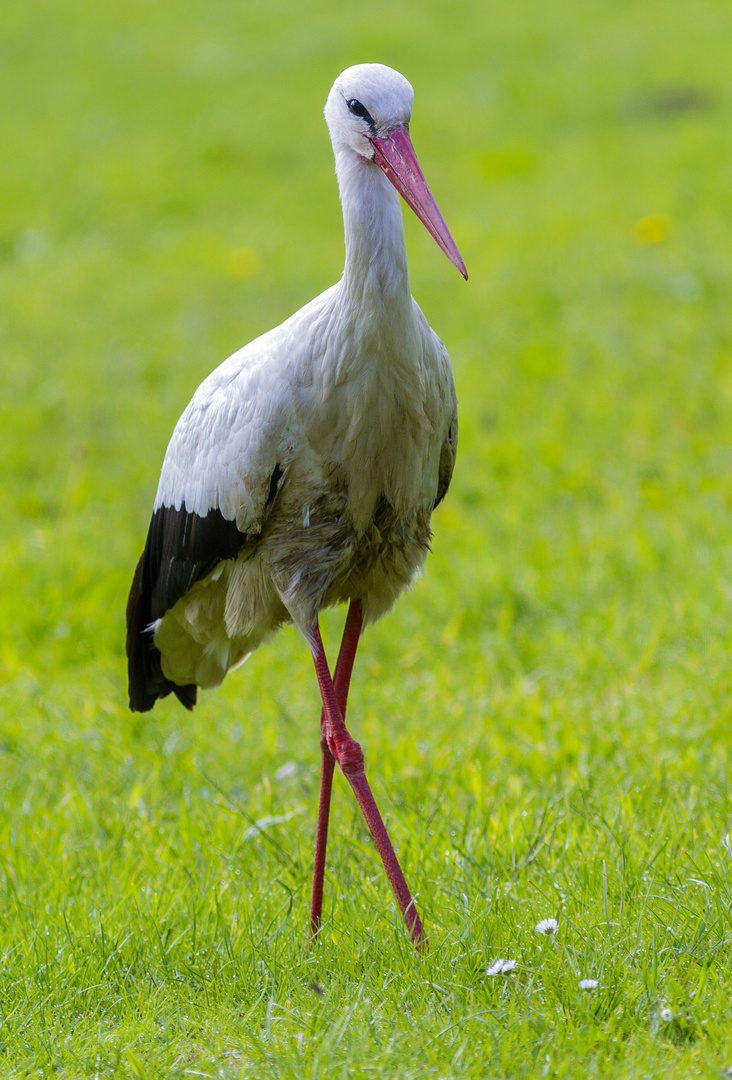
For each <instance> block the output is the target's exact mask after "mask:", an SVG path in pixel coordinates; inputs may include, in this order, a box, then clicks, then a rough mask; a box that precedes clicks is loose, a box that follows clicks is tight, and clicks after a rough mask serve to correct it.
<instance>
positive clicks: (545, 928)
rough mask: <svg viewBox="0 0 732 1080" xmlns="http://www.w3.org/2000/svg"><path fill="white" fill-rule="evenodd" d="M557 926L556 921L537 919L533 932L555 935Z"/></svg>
mask: <svg viewBox="0 0 732 1080" xmlns="http://www.w3.org/2000/svg"><path fill="white" fill-rule="evenodd" d="M558 926H559V923H558V922H557V920H556V919H539V921H538V923H537V924H536V926H535V927H534V930H536V932H537V934H556V932H557V927H558Z"/></svg>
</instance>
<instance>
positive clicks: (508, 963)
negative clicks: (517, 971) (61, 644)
mask: <svg viewBox="0 0 732 1080" xmlns="http://www.w3.org/2000/svg"><path fill="white" fill-rule="evenodd" d="M517 964H518V960H504V959H503V957H499V958H498V960H494V961H493V963H492V964H491V966H490V967H489V968H486V972H485V973H486V975H506V974H507V973H508V972H509V971H513V969H514V968H515V967H516V965H517Z"/></svg>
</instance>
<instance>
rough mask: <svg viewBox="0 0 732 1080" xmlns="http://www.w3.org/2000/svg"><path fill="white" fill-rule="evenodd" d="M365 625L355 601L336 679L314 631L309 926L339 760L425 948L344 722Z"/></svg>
mask: <svg viewBox="0 0 732 1080" xmlns="http://www.w3.org/2000/svg"><path fill="white" fill-rule="evenodd" d="M362 625H363V610H362V607H361V602H360V600H353V601H351V605H350V607H349V609H348V616H347V618H346V625H345V628H344V631H343V639H342V641H341V648H340V651H339V654H338V662H337V664H336V670H335V678H334V679H331V675H330V671H329V669H328V661H327V659H326V656H325V650H324V648H323V642H322V639H321V637H320V629H319V627H318V624H317V623H316V624H315V626H314V627H313V629H312V631H311V642H312V646H311V647H312V650H313V661H314V664H315V674H316V676H317V679H318V686H319V688H320V697H321V700H322V702H323V710H322V713H321V720H320V724H321V737H320V746H321V751H322V760H321V775H320V798H319V801H318V825H317V831H316V838H315V861H314V866H313V894H312V901H311V905H310V929H311V933H313V934H316V933H317V932H318V927H319V926H320V918H321V913H322V906H323V873H324V870H325V853H326V845H327V840H328V815H329V811H330V797H331V790H332V784H333V769H334V766H335V762H336V761H337V762H338V764H339V765H340V767H341V770H342V772H343V774H344V776H345V777H346V779H347V780H348V782H349V784H350V785H351V787H352V789H353V793H354V795H355V796H356V799H357V801H358V805H359V806H360V807H361V812H362V813H363V816H364V817H365V819H366V824H367V825H368V827H369V830H370V832H371V835H372V837H373V840H374V843H375V845H376V849H377V851H378V852H379V855H380V856H381V861H382V862H383V864H384V869H385V870H386V873H387V876H388V878H389V881H390V883H391V887H392V889H393V890H394V895H395V896H396V899H397V903H398V904H399V907H400V909H401V911H402V914H403V916H404V921H405V923H406V924H407V929H408V930H409V931H410V933H411V937H412V941H413V942H414V943H415V945H416V946H417V948H419V949H422V948H424V946H425V945H426V939H425V938H424V934H423V930H422V923H421V921H420V918H419V915H418V914H417V909H416V907H415V904H414V900H413V899H412V894H411V893H410V891H409V888H408V886H407V883H406V881H405V879H404V874H403V873H402V869H401V867H400V865H399V860H398V859H397V857H396V854H395V852H394V848H393V847H392V843H391V840H390V839H389V834H388V833H387V831H386V826H385V825H384V822H383V819H382V817H381V814H380V813H379V809H378V807H377V805H376V802H375V800H374V797H373V795H372V793H371V788H370V786H369V782H368V780H367V779H366V774H365V772H364V763H363V753H362V751H361V747H360V746H359V744H358V743H357V742H355V740H354V739H353V738H351V735H350V734H349V732H348V730H347V728H346V725H345V723H344V718H345V713H346V704H347V699H348V688H349V685H350V681H351V671H352V670H353V662H354V659H355V656H356V649H357V647H358V640H359V637H360V634H361V627H362Z"/></svg>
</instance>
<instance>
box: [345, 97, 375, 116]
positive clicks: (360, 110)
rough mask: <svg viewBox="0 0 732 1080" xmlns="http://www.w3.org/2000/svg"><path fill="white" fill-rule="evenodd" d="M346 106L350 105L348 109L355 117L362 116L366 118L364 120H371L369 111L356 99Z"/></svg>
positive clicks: (352, 99)
mask: <svg viewBox="0 0 732 1080" xmlns="http://www.w3.org/2000/svg"><path fill="white" fill-rule="evenodd" d="M346 104H347V105H348V108H349V109H350V110H351V112H352V113H353V115H354V116H361V117H363V118H364V120H366V119H369V120H370V119H371V117H370V116H369V112H368V109H367V108H366V106H365V105H362V104H361V102H360V101H356V99H355V98H351V100H350V101H348V102H346Z"/></svg>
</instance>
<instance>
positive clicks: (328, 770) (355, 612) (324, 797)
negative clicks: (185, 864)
mask: <svg viewBox="0 0 732 1080" xmlns="http://www.w3.org/2000/svg"><path fill="white" fill-rule="evenodd" d="M362 626H363V607H362V605H361V601H360V600H353V601H351V605H350V607H349V608H348V615H347V616H346V625H345V627H344V628H343V637H342V639H341V647H340V651H339V653H338V663H337V664H336V669H335V678H334V680H333V688H334V690H335V694H336V699H337V701H338V705H339V708H340V712H341V717H343V718H344V719H345V715H346V705H347V703H348V688H349V686H350V683H351V672H352V670H353V661H354V660H355V659H356V649H357V648H358V641H359V638H360V636H361V627H362ZM326 726H327V725H326V718H325V709H323V710H322V712H321V714H320V732H321V734H320V749H321V752H322V753H321V763H320V797H319V799H318V825H317V829H316V832H315V859H314V861H313V892H312V898H311V901H310V932H311V934H313V936H315V934H317V932H318V928H319V926H320V918H321V914H322V911H323V875H324V873H325V851H326V846H327V844H328V816H329V814H330V795H331V790H332V787H333V769H334V767H335V758H334V757H333V755H332V754H331V752H330V749H329V747H328V738H327V733H326Z"/></svg>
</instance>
